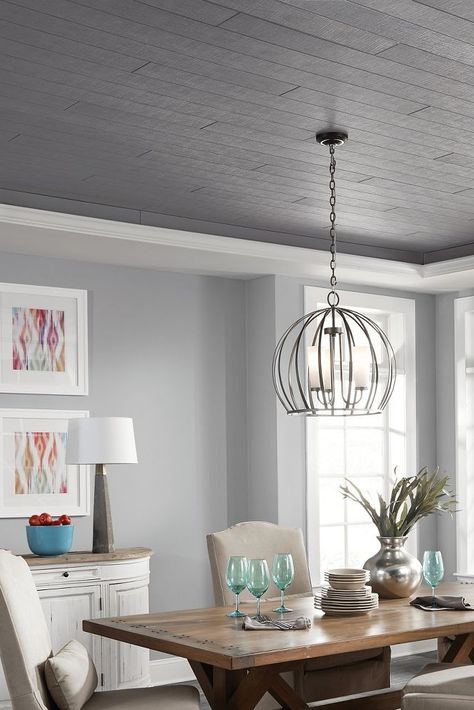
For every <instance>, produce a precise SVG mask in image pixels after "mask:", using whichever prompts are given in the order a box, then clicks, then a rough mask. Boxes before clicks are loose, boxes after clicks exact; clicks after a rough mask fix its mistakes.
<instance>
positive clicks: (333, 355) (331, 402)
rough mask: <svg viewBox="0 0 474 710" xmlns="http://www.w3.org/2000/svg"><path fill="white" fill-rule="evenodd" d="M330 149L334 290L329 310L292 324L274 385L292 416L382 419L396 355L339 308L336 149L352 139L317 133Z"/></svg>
mask: <svg viewBox="0 0 474 710" xmlns="http://www.w3.org/2000/svg"><path fill="white" fill-rule="evenodd" d="M316 140H317V141H318V143H320V144H321V145H325V146H328V147H329V156H330V160H329V177H330V180H329V191H330V197H329V204H330V223H331V226H330V229H329V236H330V240H331V245H330V254H331V260H330V263H329V267H330V270H331V277H330V281H329V282H330V286H331V290H330V291H329V293H328V296H327V302H328V305H327V307H325V308H321V309H319V310H316V311H313V312H312V313H307V314H306V315H304V316H302V317H301V318H299V319H298V320H297V321H296V322H295V323H293V324H292V325H290V327H289V328H288V329H287V330H286V332H285V333H284V334H283V335H282V337H281V338H280V340H279V342H278V344H277V346H276V348H275V352H274V355H273V367H272V370H273V386H274V388H275V391H276V393H277V396H278V399H279V400H280V402H281V404H282V405H283V407H284V408H285V409H286V412H287V414H304V415H307V416H328V415H329V416H338V415H339V416H354V415H364V414H365V415H367V414H379V413H380V412H382V411H383V409H384V408H385V406H386V405H387V402H388V401H389V399H390V397H391V395H392V393H393V389H394V387H395V378H396V363H395V354H394V351H393V348H392V345H391V343H390V341H389V339H388V337H387V336H386V335H385V333H384V332H383V330H382V328H381V327H380V326H379V325H378V324H377V323H375V322H374V321H373V320H371V319H370V318H368V316H367V315H365V314H363V313H359V312H357V311H354V310H350V309H348V308H343V307H341V306H340V305H339V301H340V299H339V294H338V293H337V290H336V286H337V279H336V157H335V153H336V146H340V145H343V144H344V143H345V141H346V140H347V134H346V133H342V132H325V133H318V134H317V135H316Z"/></svg>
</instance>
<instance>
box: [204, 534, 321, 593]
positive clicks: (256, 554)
mask: <svg viewBox="0 0 474 710" xmlns="http://www.w3.org/2000/svg"><path fill="white" fill-rule="evenodd" d="M207 549H208V551H209V561H210V563H211V572H212V582H213V585H214V598H215V603H216V605H217V606H228V605H230V604H233V602H234V599H235V597H234V595H233V593H232V592H231V590H230V589H229V588H228V587H227V584H226V581H225V578H226V569H227V562H228V559H229V557H230V556H231V555H244V556H245V557H248V558H249V559H250V558H263V559H266V560H267V562H268V566H269V569H270V575H271V570H272V561H273V556H274V555H275V554H276V553H277V552H290V553H291V555H292V557H293V562H294V565H295V579H294V582H293V584H292V585H291V587H289V588H288V594H299V595H306V596H311V595H312V593H313V592H312V587H311V578H310V576H309V569H308V562H307V559H306V550H305V546H304V540H303V533H302V531H301V530H300V529H299V528H284V527H281V526H280V525H274V524H273V523H264V522H248V523H238V524H237V525H233V526H232V527H231V528H227V530H223V531H222V532H216V533H211V534H210V535H208V536H207ZM278 594H279V590H278V589H277V588H276V587H275V585H274V584H273V582H272V583H271V586H270V588H269V590H268V592H267V594H266V598H267V599H269V598H276V597H277V596H278ZM241 596H242V599H243V600H245V599H253V597H251V595H250V594H249V593H248V592H247V590H245V591H244V592H242V595H241Z"/></svg>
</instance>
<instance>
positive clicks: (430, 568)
mask: <svg viewBox="0 0 474 710" xmlns="http://www.w3.org/2000/svg"><path fill="white" fill-rule="evenodd" d="M423 577H424V578H425V581H426V582H427V583H428V584H429V585H430V587H431V593H432V595H433V606H436V602H435V590H436V587H437V586H438V584H439V583H440V582H441V580H442V579H443V577H444V565H443V556H442V554H441V552H440V551H439V550H427V551H426V552H425V554H424V555H423Z"/></svg>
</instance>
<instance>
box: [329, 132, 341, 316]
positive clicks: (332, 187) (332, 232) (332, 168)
mask: <svg viewBox="0 0 474 710" xmlns="http://www.w3.org/2000/svg"><path fill="white" fill-rule="evenodd" d="M329 155H330V156H331V158H330V161H329V177H330V179H329V191H330V193H331V195H330V197H329V204H330V205H331V212H330V214H329V219H330V220H331V226H330V228H329V236H330V237H331V246H330V247H329V251H330V252H331V261H330V262H329V268H330V269H331V278H330V279H329V283H330V284H331V294H330V295H331V301H332V303H333V304H334V305H336V301H338V300H339V298H338V297H337V293H336V286H337V279H336V150H335V148H334V146H333V145H330V146H329ZM328 300H329V299H328Z"/></svg>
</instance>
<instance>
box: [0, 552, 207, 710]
mask: <svg viewBox="0 0 474 710" xmlns="http://www.w3.org/2000/svg"><path fill="white" fill-rule="evenodd" d="M0 653H1V658H2V664H3V668H4V671H5V678H6V681H7V685H8V690H9V693H10V697H11V701H12V706H13V710H56V709H57V707H58V706H57V705H56V704H55V703H54V701H53V699H52V697H51V695H50V692H49V690H48V686H47V684H46V678H45V664H46V661H47V660H48V659H49V658H51V657H52V655H53V652H52V648H51V639H50V635H49V631H48V627H47V625H46V620H45V617H44V614H43V609H42V607H41V602H40V599H39V596H38V592H37V591H36V587H35V583H34V580H33V576H32V574H31V572H30V569H29V567H28V565H27V564H26V562H25V560H23V558H21V557H16V556H15V555H12V554H11V553H10V552H7V551H6V550H0ZM83 707H84V708H85V710H112V708H113V709H114V710H160V709H161V710H170V709H171V708H176V709H179V710H197V709H198V708H199V707H200V704H199V693H198V692H197V690H196V688H193V687H190V686H187V687H186V686H174V687H173V686H170V687H158V688H153V687H152V688H133V689H127V690H112V691H107V692H99V693H98V692H95V693H93V695H92V697H90V699H89V700H88V701H87V702H86V703H85V705H83Z"/></svg>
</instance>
